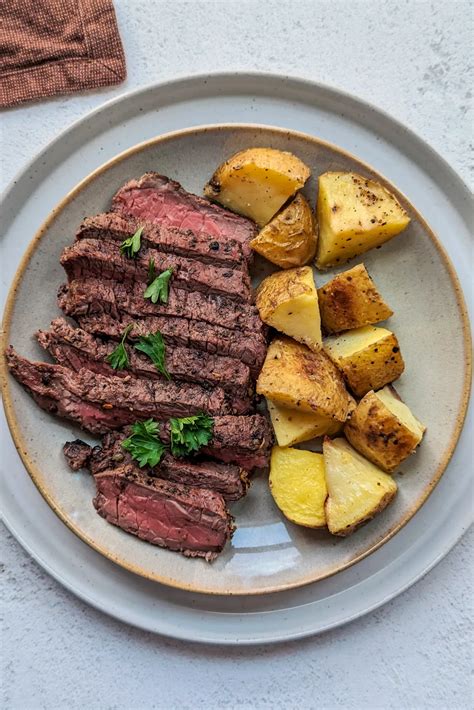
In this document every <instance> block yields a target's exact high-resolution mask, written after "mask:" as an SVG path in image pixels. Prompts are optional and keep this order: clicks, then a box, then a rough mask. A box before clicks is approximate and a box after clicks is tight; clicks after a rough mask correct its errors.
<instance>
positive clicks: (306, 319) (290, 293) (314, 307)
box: [255, 266, 323, 350]
mask: <svg viewBox="0 0 474 710" xmlns="http://www.w3.org/2000/svg"><path fill="white" fill-rule="evenodd" d="M255 303H256V306H257V308H258V312H259V314H260V318H261V319H262V320H263V322H264V323H267V324H268V325H271V326H272V327H273V328H275V329H276V330H278V331H280V332H281V333H285V334H286V335H289V336H290V337H291V338H294V339H295V340H298V341H299V342H300V343H304V344H305V345H307V346H308V347H309V348H311V350H320V349H321V347H322V344H323V342H322V335H321V319H320V315H319V306H318V294H317V291H316V286H315V283H314V276H313V270H312V268H311V267H310V266H300V267H297V268H295V269H286V270H284V271H276V272H275V273H274V274H271V275H270V276H267V278H266V279H264V280H263V281H262V283H261V284H260V286H259V287H258V289H257V296H256V300H255Z"/></svg>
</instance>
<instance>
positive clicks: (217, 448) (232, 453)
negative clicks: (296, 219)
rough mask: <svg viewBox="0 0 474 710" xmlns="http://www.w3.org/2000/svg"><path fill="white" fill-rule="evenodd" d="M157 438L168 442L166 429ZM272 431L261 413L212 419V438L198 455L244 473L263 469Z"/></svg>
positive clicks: (267, 460) (269, 447) (268, 456)
mask: <svg viewBox="0 0 474 710" xmlns="http://www.w3.org/2000/svg"><path fill="white" fill-rule="evenodd" d="M160 437H161V439H162V440H163V441H165V442H168V441H169V426H168V424H164V425H163V426H162V428H161V433H160ZM272 444H273V431H272V428H271V426H270V422H269V421H268V419H267V418H266V417H264V416H263V415H262V414H252V415H249V416H232V417H229V416H221V417H214V430H213V437H212V440H211V442H210V443H209V446H205V447H203V448H202V449H201V451H200V453H202V454H204V455H207V456H211V457H213V458H216V459H219V460H220V461H226V462H231V463H236V464H238V465H239V466H242V468H244V469H245V470H246V471H252V470H253V469H254V468H265V467H266V466H268V463H269V460H270V451H271V447H272Z"/></svg>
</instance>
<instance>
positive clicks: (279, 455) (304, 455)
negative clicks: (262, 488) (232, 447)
mask: <svg viewBox="0 0 474 710" xmlns="http://www.w3.org/2000/svg"><path fill="white" fill-rule="evenodd" d="M269 484H270V491H271V493H272V496H273V499H274V501H275V503H276V504H277V506H278V507H279V508H280V510H281V512H282V513H283V515H284V516H285V517H286V518H288V520H291V522H293V523H296V524H297V525H304V526H305V527H307V528H321V527H325V525H326V515H325V512H324V502H325V500H326V496H327V488H326V479H325V476H324V458H323V456H322V454H314V453H313V452H312V451H302V450H301V449H288V448H281V447H279V446H274V447H273V451H272V456H271V461H270V478H269Z"/></svg>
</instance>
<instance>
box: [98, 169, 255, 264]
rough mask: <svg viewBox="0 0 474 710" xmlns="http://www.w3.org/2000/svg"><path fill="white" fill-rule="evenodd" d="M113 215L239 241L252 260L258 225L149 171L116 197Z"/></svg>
mask: <svg viewBox="0 0 474 710" xmlns="http://www.w3.org/2000/svg"><path fill="white" fill-rule="evenodd" d="M112 212H119V213H120V214H122V215H129V216H131V217H136V218H137V219H138V220H145V221H148V222H153V223H154V224H159V225H165V226H166V227H177V228H178V229H191V230H192V231H193V232H194V233H195V234H206V235H210V236H212V237H216V238H217V239H219V241H229V240H231V239H233V240H236V241H238V242H240V243H241V244H242V249H243V251H244V255H245V257H246V258H248V259H251V254H252V252H251V249H250V240H251V239H252V238H253V237H254V236H255V234H256V233H257V227H256V225H255V224H254V222H252V221H251V220H249V219H246V218H245V217H240V216H238V215H236V214H234V213H233V212H229V211H228V210H226V209H224V208H223V207H219V206H218V205H215V204H213V203H212V202H209V200H206V199H205V198H204V197H198V196H197V195H193V194H192V193H190V192H186V190H184V189H183V188H182V187H181V185H180V184H179V183H178V182H175V181H174V180H170V179H169V178H167V177H165V176H164V175H159V174H158V173H154V172H149V173H145V175H142V177H141V178H139V179H138V180H130V181H129V182H127V183H126V184H125V185H124V186H123V187H122V188H120V190H119V191H118V192H117V193H116V194H115V195H114V197H113V199H112Z"/></svg>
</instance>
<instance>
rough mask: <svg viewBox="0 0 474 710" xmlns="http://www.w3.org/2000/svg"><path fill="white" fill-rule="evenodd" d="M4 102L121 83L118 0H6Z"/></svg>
mask: <svg viewBox="0 0 474 710" xmlns="http://www.w3.org/2000/svg"><path fill="white" fill-rule="evenodd" d="M0 20H1V24H0V106H1V107H6V106H14V105H15V104H19V103H22V102H23V101H30V100H32V99H39V98H43V97H45V96H53V95H54V94H70V93H72V92H74V91H81V90H84V89H94V88H97V87H99V86H107V85H109V84H119V83H120V82H121V81H123V80H124V79H125V76H126V69H125V57H124V54H123V48H122V43H121V41H120V36H119V33H118V28H117V21H116V18H115V12H114V7H113V4H112V0H0Z"/></svg>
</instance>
